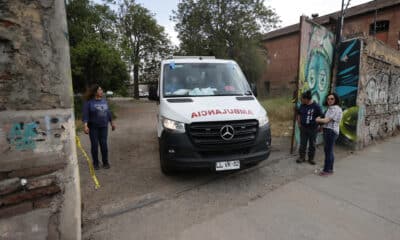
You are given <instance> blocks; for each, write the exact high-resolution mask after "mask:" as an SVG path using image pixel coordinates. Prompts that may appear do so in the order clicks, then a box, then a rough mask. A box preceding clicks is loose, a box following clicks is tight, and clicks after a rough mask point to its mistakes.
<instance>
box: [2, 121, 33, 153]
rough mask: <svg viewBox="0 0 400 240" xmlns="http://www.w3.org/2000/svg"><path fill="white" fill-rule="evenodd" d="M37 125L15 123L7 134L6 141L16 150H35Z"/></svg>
mask: <svg viewBox="0 0 400 240" xmlns="http://www.w3.org/2000/svg"><path fill="white" fill-rule="evenodd" d="M36 129H37V124H36V123H34V122H32V123H27V124H23V123H15V124H14V125H13V126H12V128H11V130H10V132H9V134H8V139H9V142H10V144H11V145H14V146H15V149H16V150H19V151H23V150H33V149H35V148H36V143H35V137H36V136H37V131H36Z"/></svg>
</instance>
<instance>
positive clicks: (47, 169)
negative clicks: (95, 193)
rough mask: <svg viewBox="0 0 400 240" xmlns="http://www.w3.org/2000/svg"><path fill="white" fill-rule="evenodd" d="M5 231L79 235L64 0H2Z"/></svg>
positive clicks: (1, 216)
mask: <svg viewBox="0 0 400 240" xmlns="http://www.w3.org/2000/svg"><path fill="white" fill-rule="evenodd" d="M0 166H1V167H0V238H1V239H13V238H15V237H17V238H18V239H44V238H43V236H46V237H47V238H48V239H80V233H81V229H80V228H81V221H80V189H79V174H78V165H77V158H76V149H75V126H74V116H73V101H72V81H71V75H70V63H69V46H68V33H67V25H66V15H65V4H64V1H63V0H29V1H27V0H13V1H8V0H0Z"/></svg>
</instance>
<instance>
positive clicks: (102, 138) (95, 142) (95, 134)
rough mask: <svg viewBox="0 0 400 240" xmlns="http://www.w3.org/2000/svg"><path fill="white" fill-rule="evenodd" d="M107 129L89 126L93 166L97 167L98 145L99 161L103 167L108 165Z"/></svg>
mask: <svg viewBox="0 0 400 240" xmlns="http://www.w3.org/2000/svg"><path fill="white" fill-rule="evenodd" d="M107 135H108V127H93V126H89V136H90V143H91V151H92V159H93V165H94V166H99V157H98V154H99V143H100V150H101V160H102V161H103V165H105V164H108V147H107Z"/></svg>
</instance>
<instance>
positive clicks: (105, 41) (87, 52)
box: [67, 0, 129, 93]
mask: <svg viewBox="0 0 400 240" xmlns="http://www.w3.org/2000/svg"><path fill="white" fill-rule="evenodd" d="M67 21H68V30H69V40H70V49H71V68H72V80H73V86H74V91H75V92H82V91H84V90H85V89H86V87H88V86H89V85H90V84H92V83H99V84H101V85H102V86H103V88H104V89H107V90H113V91H116V92H121V93H122V92H123V91H124V90H126V87H125V86H126V84H127V81H128V80H129V75H128V71H127V67H126V64H125V62H124V61H123V60H122V58H121V55H122V54H121V52H120V51H119V48H118V45H117V40H118V31H117V16H116V14H115V13H114V12H113V11H112V10H111V9H110V8H109V6H107V5H100V4H92V3H91V2H90V1H89V0H70V1H68V4H67Z"/></svg>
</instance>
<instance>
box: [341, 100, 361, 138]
mask: <svg viewBox="0 0 400 240" xmlns="http://www.w3.org/2000/svg"><path fill="white" fill-rule="evenodd" d="M357 121H358V107H357V106H354V107H351V108H348V109H346V110H345V111H344V112H343V117H342V121H340V124H339V128H340V133H341V134H342V135H343V136H345V137H346V138H347V139H348V140H350V141H351V142H356V141H357Z"/></svg>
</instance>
